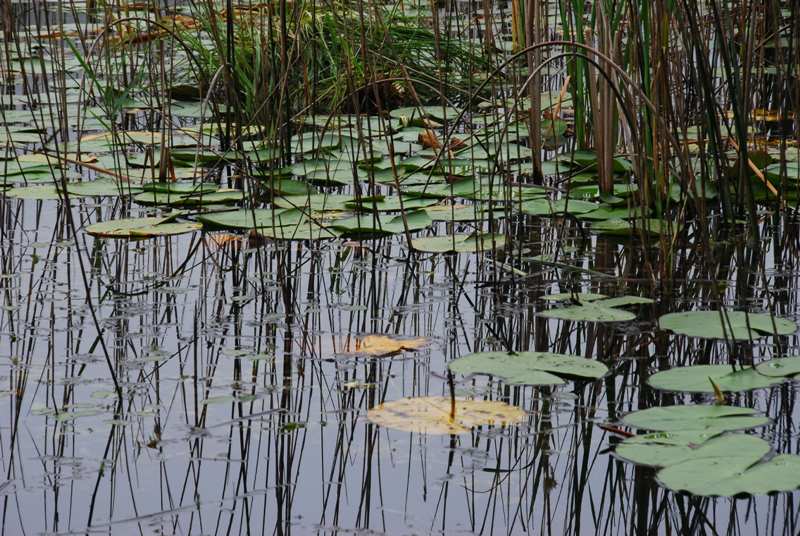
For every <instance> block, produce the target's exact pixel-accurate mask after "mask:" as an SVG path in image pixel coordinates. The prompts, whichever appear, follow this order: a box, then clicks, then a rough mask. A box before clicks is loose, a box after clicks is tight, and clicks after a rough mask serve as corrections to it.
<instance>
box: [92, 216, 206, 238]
mask: <svg viewBox="0 0 800 536" xmlns="http://www.w3.org/2000/svg"><path fill="white" fill-rule="evenodd" d="M174 219H175V217H174V216H154V217H149V218H128V219H120V220H110V221H104V222H100V223H95V224H92V225H90V226H88V227H87V228H86V232H87V233H89V234H90V235H92V236H97V237H101V238H154V237H158V236H172V235H179V234H184V233H191V232H193V231H198V230H200V229H202V227H203V226H202V225H201V224H199V223H192V222H177V223H176V222H174Z"/></svg>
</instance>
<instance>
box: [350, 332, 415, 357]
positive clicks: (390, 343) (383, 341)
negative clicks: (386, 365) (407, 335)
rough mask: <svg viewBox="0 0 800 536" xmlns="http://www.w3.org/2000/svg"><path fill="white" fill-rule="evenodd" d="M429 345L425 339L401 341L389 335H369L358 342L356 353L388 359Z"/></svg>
mask: <svg viewBox="0 0 800 536" xmlns="http://www.w3.org/2000/svg"><path fill="white" fill-rule="evenodd" d="M427 344H428V339H426V338H425V337H415V338H411V339H400V338H397V337H390V336H388V335H367V336H366V337H363V338H360V339H358V340H356V353H358V354H364V355H368V356H372V357H387V356H390V355H395V354H399V353H400V352H403V351H416V350H419V349H420V348H423V347H424V346H426V345H427Z"/></svg>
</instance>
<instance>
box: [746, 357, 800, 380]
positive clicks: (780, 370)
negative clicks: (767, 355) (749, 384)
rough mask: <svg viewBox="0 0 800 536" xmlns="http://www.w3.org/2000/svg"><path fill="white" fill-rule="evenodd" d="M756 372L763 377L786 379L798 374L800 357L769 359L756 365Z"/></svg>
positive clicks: (799, 372)
mask: <svg viewBox="0 0 800 536" xmlns="http://www.w3.org/2000/svg"><path fill="white" fill-rule="evenodd" d="M756 370H757V371H758V372H759V373H761V374H763V375H764V376H770V377H773V378H788V377H793V376H797V375H798V374H800V357H782V358H779V359H770V360H769V361H764V362H762V363H759V364H758V365H756Z"/></svg>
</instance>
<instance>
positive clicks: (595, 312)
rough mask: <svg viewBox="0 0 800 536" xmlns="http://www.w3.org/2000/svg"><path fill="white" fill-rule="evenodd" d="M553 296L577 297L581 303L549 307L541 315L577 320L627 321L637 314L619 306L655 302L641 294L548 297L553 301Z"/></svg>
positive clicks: (571, 299) (572, 298)
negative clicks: (605, 297) (555, 307)
mask: <svg viewBox="0 0 800 536" xmlns="http://www.w3.org/2000/svg"><path fill="white" fill-rule="evenodd" d="M553 296H564V297H565V298H566V299H570V301H575V300H576V299H577V301H578V302H579V303H578V304H576V305H570V306H567V307H561V308H558V309H548V310H546V311H542V312H541V313H539V315H540V316H543V317H545V318H557V319H560V320H572V321H575V322H582V321H583V322H627V321H629V320H634V319H635V318H636V315H635V314H633V313H631V312H629V311H624V310H622V309H618V307H622V306H625V305H636V304H645V303H652V302H653V300H651V299H650V298H642V297H639V296H620V297H617V298H607V299H600V295H597V294H589V295H586V294H577V295H570V294H558V295H551V296H549V297H548V299H549V300H551V301H552V300H553V299H554V298H553ZM580 296H583V300H581V298H580ZM587 296H588V299H587Z"/></svg>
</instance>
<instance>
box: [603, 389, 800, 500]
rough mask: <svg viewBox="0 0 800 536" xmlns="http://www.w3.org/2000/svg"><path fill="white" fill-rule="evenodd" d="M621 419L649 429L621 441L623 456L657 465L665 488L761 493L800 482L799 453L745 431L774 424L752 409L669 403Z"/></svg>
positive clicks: (790, 487)
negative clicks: (784, 451) (779, 448)
mask: <svg viewBox="0 0 800 536" xmlns="http://www.w3.org/2000/svg"><path fill="white" fill-rule="evenodd" d="M622 423H623V424H625V425H627V426H630V427H633V428H638V429H642V430H649V431H650V432H649V433H645V434H641V435H634V436H631V437H628V438H626V439H625V440H623V441H622V442H621V443H619V444H618V445H617V446H616V449H615V454H616V456H618V457H619V458H621V459H623V460H625V461H628V462H632V463H635V464H638V465H644V466H649V467H654V468H656V469H657V470H658V472H657V474H656V478H657V479H658V481H659V482H660V483H661V484H662V485H663V486H664V487H666V488H669V489H671V490H674V491H681V492H688V493H691V494H693V495H701V496H736V495H759V494H767V493H773V492H780V491H792V490H795V489H797V488H799V487H800V456H797V455H794V454H778V455H774V454H773V453H772V447H771V445H770V444H769V443H768V442H767V441H765V440H764V439H761V438H760V437H757V436H755V435H750V434H745V433H742V432H743V431H744V430H749V429H752V428H757V427H760V426H764V425H766V424H768V423H769V419H768V418H767V417H764V416H762V415H758V414H756V412H755V411H753V410H752V409H748V408H740V407H731V406H720V405H716V406H711V405H689V406H664V407H655V408H650V409H645V410H641V411H636V412H634V413H630V414H628V415H626V416H625V417H623V419H622Z"/></svg>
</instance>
